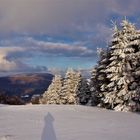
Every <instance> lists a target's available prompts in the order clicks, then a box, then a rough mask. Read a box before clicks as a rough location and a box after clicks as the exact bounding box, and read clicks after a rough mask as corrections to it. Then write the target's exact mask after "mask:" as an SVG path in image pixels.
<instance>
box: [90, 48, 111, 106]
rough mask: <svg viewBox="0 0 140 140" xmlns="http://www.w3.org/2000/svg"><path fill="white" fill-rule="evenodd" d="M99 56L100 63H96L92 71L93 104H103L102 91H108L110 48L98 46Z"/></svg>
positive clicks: (91, 89)
mask: <svg viewBox="0 0 140 140" xmlns="http://www.w3.org/2000/svg"><path fill="white" fill-rule="evenodd" d="M97 54H98V57H99V61H98V65H96V66H95V67H94V68H93V70H92V72H91V82H90V91H91V97H92V105H97V104H99V103H100V104H101V98H102V97H103V94H102V92H104V91H106V88H107V84H108V83H109V81H108V79H107V78H106V77H107V74H106V72H105V70H106V67H107V65H108V64H109V63H110V61H109V56H110V53H109V51H108V50H104V49H102V48H97Z"/></svg>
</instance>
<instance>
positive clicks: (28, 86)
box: [0, 73, 53, 100]
mask: <svg viewBox="0 0 140 140" xmlns="http://www.w3.org/2000/svg"><path fill="white" fill-rule="evenodd" d="M52 78H53V75H52V74H48V73H33V74H18V75H13V76H6V77H0V93H4V94H6V95H9V96H13V95H16V96H18V97H22V98H24V99H25V98H27V100H30V99H31V97H32V96H33V95H41V94H42V93H43V92H44V91H45V90H47V88H48V86H49V85H50V83H51V80H52Z"/></svg>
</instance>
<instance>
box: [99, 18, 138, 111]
mask: <svg viewBox="0 0 140 140" xmlns="http://www.w3.org/2000/svg"><path fill="white" fill-rule="evenodd" d="M109 52H110V55H111V56H110V58H109V63H108V64H107V66H106V69H105V74H106V77H107V82H105V83H104V84H103V85H102V86H100V85H99V88H100V90H101V93H102V95H103V96H102V104H101V105H102V106H104V107H106V108H110V109H115V110H117V111H137V110H139V106H140V82H139V81H140V31H139V30H136V28H135V26H134V25H133V24H131V23H129V22H128V21H126V20H123V21H122V23H121V27H120V29H118V28H117V26H115V28H114V34H113V38H112V40H111V44H110V46H109ZM100 66H101V65H99V66H98V67H100ZM97 77H99V76H97ZM106 77H104V78H103V80H106ZM97 82H98V80H97ZM104 85H105V86H104Z"/></svg>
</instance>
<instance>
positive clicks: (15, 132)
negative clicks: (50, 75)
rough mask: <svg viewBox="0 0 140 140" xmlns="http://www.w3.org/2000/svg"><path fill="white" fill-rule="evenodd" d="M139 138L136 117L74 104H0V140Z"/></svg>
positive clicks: (113, 139) (134, 139)
mask: <svg viewBox="0 0 140 140" xmlns="http://www.w3.org/2000/svg"><path fill="white" fill-rule="evenodd" d="M139 139H140V115H139V114H134V113H122V112H114V111H110V110H104V109H98V108H94V107H85V106H78V105H76V106H73V105H71V106H70V105H26V106H8V105H0V140H139Z"/></svg>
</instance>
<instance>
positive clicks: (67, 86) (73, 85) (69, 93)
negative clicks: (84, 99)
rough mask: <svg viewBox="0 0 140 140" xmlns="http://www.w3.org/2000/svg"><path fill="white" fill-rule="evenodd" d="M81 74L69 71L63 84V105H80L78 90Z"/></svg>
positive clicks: (61, 96)
mask: <svg viewBox="0 0 140 140" xmlns="http://www.w3.org/2000/svg"><path fill="white" fill-rule="evenodd" d="M79 78H80V74H79V73H76V72H75V71H73V70H72V69H68V70H67V72H66V75H65V79H64V82H63V88H62V92H61V95H60V98H61V103H62V104H78V99H77V94H76V92H77V88H78V83H79Z"/></svg>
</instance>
